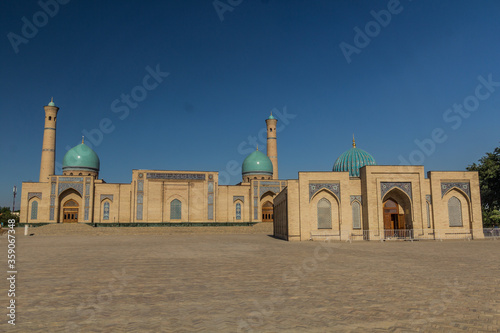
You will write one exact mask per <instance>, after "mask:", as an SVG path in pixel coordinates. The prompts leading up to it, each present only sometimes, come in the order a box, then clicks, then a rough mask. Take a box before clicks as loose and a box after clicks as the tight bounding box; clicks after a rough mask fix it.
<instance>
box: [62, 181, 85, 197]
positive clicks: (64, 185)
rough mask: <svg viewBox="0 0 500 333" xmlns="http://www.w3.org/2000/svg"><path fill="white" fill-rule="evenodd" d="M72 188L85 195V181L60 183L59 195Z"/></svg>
mask: <svg viewBox="0 0 500 333" xmlns="http://www.w3.org/2000/svg"><path fill="white" fill-rule="evenodd" d="M70 188H72V189H74V190H75V191H77V192H78V193H79V194H80V195H83V183H59V188H58V195H60V194H61V193H62V192H63V191H66V190H67V189H70Z"/></svg>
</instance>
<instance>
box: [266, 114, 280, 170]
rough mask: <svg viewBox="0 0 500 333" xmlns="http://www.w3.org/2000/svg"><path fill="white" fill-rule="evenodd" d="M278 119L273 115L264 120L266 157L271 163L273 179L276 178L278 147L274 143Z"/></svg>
mask: <svg viewBox="0 0 500 333" xmlns="http://www.w3.org/2000/svg"><path fill="white" fill-rule="evenodd" d="M277 122H278V119H276V118H274V116H273V113H272V112H271V115H270V116H269V118H267V119H266V125H267V157H269V159H270V160H271V162H272V163H273V179H279V178H278V146H277V143H276V123H277Z"/></svg>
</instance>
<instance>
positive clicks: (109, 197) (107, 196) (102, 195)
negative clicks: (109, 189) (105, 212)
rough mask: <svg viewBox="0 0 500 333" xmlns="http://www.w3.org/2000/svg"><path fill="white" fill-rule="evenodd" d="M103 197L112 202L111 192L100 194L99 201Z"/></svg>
mask: <svg viewBox="0 0 500 333" xmlns="http://www.w3.org/2000/svg"><path fill="white" fill-rule="evenodd" d="M104 199H109V200H111V202H113V194H101V201H103V200H104Z"/></svg>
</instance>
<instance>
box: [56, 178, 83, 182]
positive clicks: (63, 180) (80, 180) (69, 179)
mask: <svg viewBox="0 0 500 333" xmlns="http://www.w3.org/2000/svg"><path fill="white" fill-rule="evenodd" d="M59 182H72V183H83V177H59Z"/></svg>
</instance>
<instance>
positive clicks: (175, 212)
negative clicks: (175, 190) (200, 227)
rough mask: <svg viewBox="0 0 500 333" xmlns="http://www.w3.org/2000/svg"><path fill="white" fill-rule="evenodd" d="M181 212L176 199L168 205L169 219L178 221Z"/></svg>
mask: <svg viewBox="0 0 500 333" xmlns="http://www.w3.org/2000/svg"><path fill="white" fill-rule="evenodd" d="M181 212H182V203H181V202H180V201H179V200H177V199H174V200H172V202H171V203H170V219H171V220H180V219H181V216H182V214H181Z"/></svg>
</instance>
